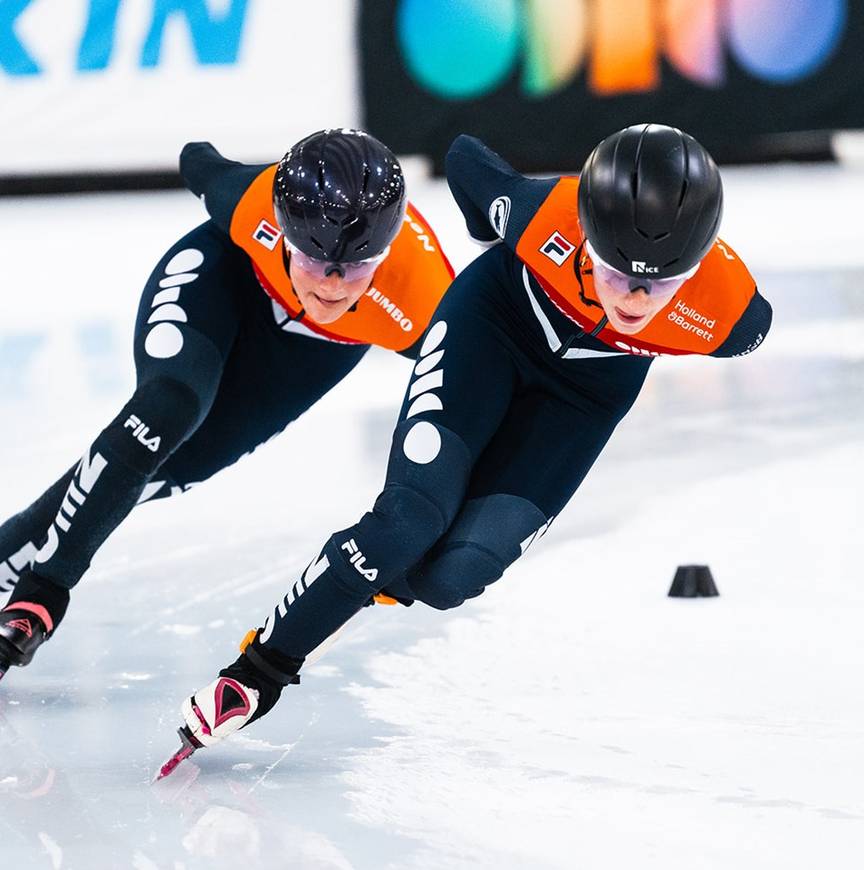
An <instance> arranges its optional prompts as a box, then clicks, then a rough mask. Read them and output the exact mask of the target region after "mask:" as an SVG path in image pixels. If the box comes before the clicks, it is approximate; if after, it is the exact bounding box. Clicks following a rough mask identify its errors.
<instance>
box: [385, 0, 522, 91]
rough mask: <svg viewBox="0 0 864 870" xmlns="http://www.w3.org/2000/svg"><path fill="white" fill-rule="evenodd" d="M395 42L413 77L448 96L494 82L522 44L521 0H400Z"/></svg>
mask: <svg viewBox="0 0 864 870" xmlns="http://www.w3.org/2000/svg"><path fill="white" fill-rule="evenodd" d="M396 33H397V38H398V41H399V46H400V48H401V50H402V54H403V56H404V57H405V61H406V63H407V65H408V69H409V71H410V72H411V74H412V76H413V77H414V79H415V80H416V81H417V82H418V83H419V84H421V85H423V86H424V87H425V88H427V89H428V90H430V91H433V92H434V93H437V94H439V95H440V96H443V97H446V98H450V99H470V98H472V97H479V96H482V95H483V94H485V93H487V92H488V91H490V90H493V89H495V88H496V87H498V86H499V85H500V84H501V83H502V82H503V80H504V79H505V78H506V77H507V76H508V75H509V73H510V71H511V70H512V68H513V65H514V63H515V62H516V58H517V56H518V53H519V48H520V46H521V33H522V22H521V4H520V3H519V0H403V2H402V4H401V5H400V6H399V10H398V13H397V18H396Z"/></svg>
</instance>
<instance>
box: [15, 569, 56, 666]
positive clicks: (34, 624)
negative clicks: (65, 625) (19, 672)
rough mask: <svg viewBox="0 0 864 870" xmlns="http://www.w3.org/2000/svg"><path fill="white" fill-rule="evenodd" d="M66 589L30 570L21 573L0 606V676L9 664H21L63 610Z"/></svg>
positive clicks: (30, 657)
mask: <svg viewBox="0 0 864 870" xmlns="http://www.w3.org/2000/svg"><path fill="white" fill-rule="evenodd" d="M68 604H69V591H68V590H67V589H63V588H61V587H59V586H56V585H55V584H54V583H51V582H50V581H48V580H45V579H44V578H42V577H39V576H38V575H36V574H35V573H34V572H33V571H31V570H25V571H24V572H22V574H21V578H20V579H19V581H18V584H17V586H16V587H15V590H14V591H13V593H12V597H11V599H10V600H9V603H8V604H7V605H6V607H4V608H3V610H0V679H2V678H3V676H5V674H6V671H8V670H9V668H10V667H12V666H13V665H14V666H16V667H24V666H25V665H29V664H30V662H31V661H33V656H34V655H35V654H36V650H37V649H39V647H40V646H42V644H43V643H45V641H46V640H48V638H49V637H51V635H52V634H53V633H54V631H55V630H56V628H57V625H58V624H59V622H60V620H62V619H63V617H64V616H65V614H66V608H67V606H68Z"/></svg>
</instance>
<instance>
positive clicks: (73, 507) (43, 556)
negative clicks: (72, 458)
mask: <svg viewBox="0 0 864 870" xmlns="http://www.w3.org/2000/svg"><path fill="white" fill-rule="evenodd" d="M107 467H108V460H107V459H106V458H105V457H104V456H103V455H102V454H101V453H96V454H94V455H93V456H92V457H91V456H90V451H89V450H88V451H87V453H85V454H84V458H83V459H82V460H81V461H80V462H79V463H78V467H77V468H76V469H75V474H74V475H73V477H72V480H71V481H70V482H69V488H68V489H67V490H66V495H65V497H64V498H63V501H62V503H61V504H60V510H59V511H57V516H56V517H55V518H54V522H53V523H52V524H51V528H50V529H48V540H47V541H46V542H45V545H44V546H43V547H42V549H41V550H39V552H38V553H36V556H35V561H36V562H38V563H40V564H44V563H45V562H47V561H48V560H49V559H50V558H51V557H52V556H53V555H54V554H55V553H56V552H57V547H59V546H60V533H59V532H58V531H57V530H58V529H59V530H60V531H61V532H68V531H69V529H70V528H71V527H72V517H74V516H75V514H76V513H77V512H78V508H80V507H81V505H83V504H84V502H85V501H86V500H87V496H88V495H89V494H90V491H91V490H92V489H93V487H94V486H96V481H97V480H99V478H100V477H101V476H102V472H103V471H105V469H106V468H107Z"/></svg>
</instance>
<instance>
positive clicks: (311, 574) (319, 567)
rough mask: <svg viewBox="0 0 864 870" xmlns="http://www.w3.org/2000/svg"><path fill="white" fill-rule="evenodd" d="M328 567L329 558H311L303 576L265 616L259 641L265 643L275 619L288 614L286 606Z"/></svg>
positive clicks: (274, 624) (270, 633)
mask: <svg viewBox="0 0 864 870" xmlns="http://www.w3.org/2000/svg"><path fill="white" fill-rule="evenodd" d="M329 567H330V560H329V559H328V558H327V557H326V556H324V555H322V556H320V557H319V558H318V560H317V561H316V560H315V559H313V560H312V561H311V562H310V563H309V566H308V567H307V568H306V570H305V571H304V572H303V576H302V577H301V578H300V579H299V580H298V581H297V582H296V583H295V584H294V585H293V586H292V587H291V588H290V589H289V590H288V594H287V595H285V597H284V598H283V599H282V600H281V601H280V602H279V604H278V605H277V607H276V609H275V610H274V611H273V615H272V616H268V617H267V621H266V622H265V623H264V630H263V631H262V632H261V643H267V641H268V640H270V638H271V637H272V636H273V629H274V628H276V621H277V620H278V619H280V618H284V617H285V616H287V615H288V608H289V607H290V606H291V605H292V604H293V603H294V602H295V601H296V600H297V599H298V598H299V597H300V596H301V595H302V594H303V593H304V592H305V591H306V590H307V589H308V588H309V587H310V586H311V585H312V584H313V583H314V582H315V581H316V580H317V579H318V578H319V577H320V576H321V575H322V574H323V573H324V572H325V571H326V570H327V569H328V568H329Z"/></svg>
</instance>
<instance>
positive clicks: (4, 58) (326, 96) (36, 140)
mask: <svg viewBox="0 0 864 870" xmlns="http://www.w3.org/2000/svg"><path fill="white" fill-rule="evenodd" d="M355 18H356V3H355V0H314V2H303V0H10V2H4V3H2V4H0V175H3V174H6V175H10V174H33V173H38V172H76V171H100V170H102V171H106V170H107V171H110V170H118V169H130V170H139V169H171V168H173V167H175V166H176V161H177V155H178V153H179V150H180V148H181V147H182V145H183V144H184V143H185V142H187V141H190V140H196V139H207V140H210V141H212V142H213V143H214V144H215V145H216V146H217V147H218V148H219V149H220V150H222V151H223V152H224V153H225V154H226V156H230V157H234V158H236V159H240V160H247V161H254V160H262V161H263V160H272V159H275V158H276V157H278V156H281V154H282V153H284V151H285V150H286V149H287V148H288V146H289V145H290V144H291V143H292V142H294V141H296V140H297V139H299V138H301V137H302V136H304V135H305V134H307V133H309V132H312V131H313V130H317V129H320V128H323V127H327V126H336V125H339V126H342V125H344V126H351V125H357V124H358V123H359V116H360V110H359V98H358V92H357V79H358V74H357V57H356V55H357V51H356V45H355Z"/></svg>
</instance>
